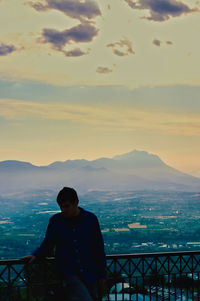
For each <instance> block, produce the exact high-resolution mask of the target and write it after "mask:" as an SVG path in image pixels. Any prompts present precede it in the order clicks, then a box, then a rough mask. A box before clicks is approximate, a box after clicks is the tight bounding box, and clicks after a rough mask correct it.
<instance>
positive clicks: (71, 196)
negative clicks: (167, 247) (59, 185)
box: [57, 187, 79, 205]
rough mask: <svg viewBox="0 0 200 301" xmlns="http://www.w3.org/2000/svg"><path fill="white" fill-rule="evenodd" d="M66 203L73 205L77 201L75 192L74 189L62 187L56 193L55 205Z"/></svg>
mask: <svg viewBox="0 0 200 301" xmlns="http://www.w3.org/2000/svg"><path fill="white" fill-rule="evenodd" d="M66 201H67V202H70V203H72V204H74V203H75V202H76V201H79V199H78V195H77V192H76V190H75V189H74V188H71V187H63V189H62V190H61V191H60V192H59V193H58V195H57V203H58V204H59V205H60V204H62V203H64V202H66Z"/></svg>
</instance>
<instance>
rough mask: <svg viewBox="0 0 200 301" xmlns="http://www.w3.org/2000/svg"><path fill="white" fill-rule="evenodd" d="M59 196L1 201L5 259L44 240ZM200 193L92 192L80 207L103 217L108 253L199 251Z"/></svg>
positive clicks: (0, 254) (38, 194)
mask: <svg viewBox="0 0 200 301" xmlns="http://www.w3.org/2000/svg"><path fill="white" fill-rule="evenodd" d="M56 194H57V192H55V191H51V190H35V191H32V192H29V193H27V194H25V193H24V194H18V195H17V194H15V195H14V196H10V197H8V196H7V197H3V196H1V199H0V241H1V248H0V259H12V258H20V257H22V256H25V255H27V254H29V253H30V252H32V251H33V250H34V249H35V248H36V247H38V246H39V244H40V243H41V241H42V239H43V238H44V235H45V231H46V227H47V225H48V220H49V218H50V217H51V216H52V215H53V214H55V213H57V212H59V208H58V205H57V204H56ZM199 205H200V193H193V192H175V191H127V192H112V191H91V192H88V193H87V194H84V195H80V207H83V208H85V209H87V210H90V211H92V212H94V213H95V214H96V215H97V217H98V218H99V222H100V226H101V230H102V234H103V237H104V241H105V249H106V254H130V253H147V252H163V251H181V250H199V248H200V222H199V221H200V206H199Z"/></svg>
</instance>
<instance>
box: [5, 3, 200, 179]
mask: <svg viewBox="0 0 200 301" xmlns="http://www.w3.org/2000/svg"><path fill="white" fill-rule="evenodd" d="M199 54H200V1H196V0H179V1H178V0H32V1H31V0H30V1H29V0H0V141H1V148H0V161H3V160H21V161H28V162H31V163H33V164H35V165H47V164H50V163H52V162H54V161H65V160H68V159H80V158H84V159H88V160H93V159H96V158H99V157H113V156H115V155H117V154H122V153H126V152H129V151H132V150H134V149H137V150H144V151H147V152H149V153H153V154H156V155H158V156H159V157H160V158H161V159H162V160H163V161H164V162H165V163H167V164H169V165H170V166H172V167H175V168H177V169H179V170H181V171H183V172H187V173H198V172H199V174H200V160H199V154H200V60H199Z"/></svg>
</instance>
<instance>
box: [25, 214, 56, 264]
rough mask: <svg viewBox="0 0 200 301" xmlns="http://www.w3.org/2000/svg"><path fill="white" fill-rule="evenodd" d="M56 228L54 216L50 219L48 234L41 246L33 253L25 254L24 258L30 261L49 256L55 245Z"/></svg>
mask: <svg viewBox="0 0 200 301" xmlns="http://www.w3.org/2000/svg"><path fill="white" fill-rule="evenodd" d="M55 242H56V238H55V228H54V223H53V221H52V218H51V219H50V220H49V224H48V227H47V230H46V235H45V238H44V240H43V242H42V243H41V245H40V247H39V248H38V249H36V250H35V251H34V252H33V253H32V254H31V255H28V256H25V257H23V258H22V259H23V260H27V262H28V263H31V262H33V261H35V260H36V259H37V258H43V257H45V256H48V255H49V254H50V253H51V252H52V250H53V248H54V246H55Z"/></svg>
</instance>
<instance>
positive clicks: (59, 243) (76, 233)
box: [33, 208, 106, 283]
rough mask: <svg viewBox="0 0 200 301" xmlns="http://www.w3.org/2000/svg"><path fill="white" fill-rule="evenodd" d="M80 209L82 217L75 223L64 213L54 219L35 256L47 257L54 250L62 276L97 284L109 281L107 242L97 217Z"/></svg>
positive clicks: (75, 220) (53, 217) (51, 219)
mask: <svg viewBox="0 0 200 301" xmlns="http://www.w3.org/2000/svg"><path fill="white" fill-rule="evenodd" d="M80 210H81V211H80V215H79V216H78V217H77V218H76V219H74V220H73V221H70V220H69V219H67V218H66V217H64V216H63V214H62V213H58V214H55V215H54V216H52V217H51V218H50V220H49V225H48V228H47V231H46V236H45V238H44V240H43V242H42V244H41V245H40V247H39V248H38V249H37V250H36V251H35V252H34V253H33V255H35V256H36V257H45V256H47V255H48V254H49V252H50V251H51V250H52V249H53V248H54V247H55V258H56V264H57V268H58V272H59V273H60V275H61V277H63V278H65V277H67V276H68V275H78V276H80V277H81V278H82V279H83V280H84V281H86V282H89V283H94V282H96V281H98V280H99V279H101V278H106V259H105V252H104V243H103V238H102V234H101V231H100V227H99V222H98V219H97V217H96V216H95V215H94V214H93V213H91V212H89V211H86V210H84V209H82V208H80Z"/></svg>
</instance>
